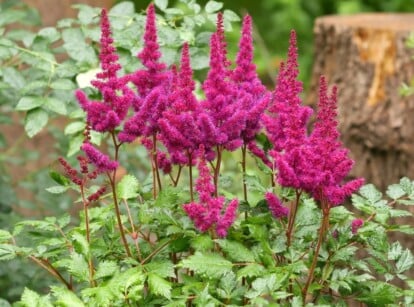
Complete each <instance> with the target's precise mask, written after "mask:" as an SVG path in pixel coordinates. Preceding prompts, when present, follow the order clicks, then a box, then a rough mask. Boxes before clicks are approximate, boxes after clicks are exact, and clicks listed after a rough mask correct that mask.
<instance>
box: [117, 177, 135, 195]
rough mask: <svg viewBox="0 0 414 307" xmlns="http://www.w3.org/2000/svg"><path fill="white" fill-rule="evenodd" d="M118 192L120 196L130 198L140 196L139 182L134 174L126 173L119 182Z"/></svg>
mask: <svg viewBox="0 0 414 307" xmlns="http://www.w3.org/2000/svg"><path fill="white" fill-rule="evenodd" d="M116 189H117V194H118V196H119V198H122V199H130V198H136V197H137V196H138V189H139V182H138V179H137V178H136V177H134V176H133V175H125V176H124V177H122V179H121V181H120V182H119V183H118V184H117V187H116Z"/></svg>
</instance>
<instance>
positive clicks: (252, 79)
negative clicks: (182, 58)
mask: <svg viewBox="0 0 414 307" xmlns="http://www.w3.org/2000/svg"><path fill="white" fill-rule="evenodd" d="M231 78H232V80H233V82H234V83H235V85H236V89H237V99H238V104H239V106H240V108H241V109H243V110H245V111H246V112H247V113H246V123H245V124H246V126H245V128H244V129H243V130H242V132H241V136H242V139H243V142H244V143H245V144H248V143H249V142H252V141H254V138H255V135H256V134H257V133H258V132H259V131H260V129H261V117H262V115H263V113H264V111H265V110H266V108H267V107H268V104H269V103H270V100H271V94H270V93H269V92H268V91H267V89H266V87H265V86H264V85H263V84H262V82H261V81H260V79H259V77H258V75H257V73H256V65H255V64H254V63H253V38H252V18H251V17H250V16H249V15H246V16H245V17H244V18H243V26H242V34H241V38H240V42H239V52H238V53H237V58H236V67H235V68H234V70H233V72H232V74H231Z"/></svg>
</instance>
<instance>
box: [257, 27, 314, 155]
mask: <svg viewBox="0 0 414 307" xmlns="http://www.w3.org/2000/svg"><path fill="white" fill-rule="evenodd" d="M297 58H298V52H297V46H296V33H295V31H293V30H292V32H291V34H290V45H289V51H288V60H287V63H286V64H284V63H282V64H281V66H280V70H279V75H278V79H277V85H276V89H275V91H274V98H273V103H272V104H271V106H270V107H269V109H268V111H269V112H268V114H266V115H265V116H264V118H263V121H264V125H265V127H266V130H267V132H268V137H269V139H270V141H271V143H272V144H273V146H274V149H275V150H276V151H278V152H280V151H283V150H289V149H290V148H294V147H297V146H300V145H301V144H303V143H304V141H305V139H306V125H307V122H308V119H309V117H310V115H311V114H312V109H311V108H309V107H305V106H302V105H301V103H302V101H301V98H300V94H301V93H302V90H303V87H302V82H300V81H298V75H299V69H298V61H297Z"/></svg>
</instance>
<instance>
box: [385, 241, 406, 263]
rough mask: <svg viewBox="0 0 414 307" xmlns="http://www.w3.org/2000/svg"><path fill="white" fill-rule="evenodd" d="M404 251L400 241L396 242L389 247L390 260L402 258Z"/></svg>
mask: <svg viewBox="0 0 414 307" xmlns="http://www.w3.org/2000/svg"><path fill="white" fill-rule="evenodd" d="M402 251H403V249H402V246H401V244H400V242H398V241H397V242H394V243H393V244H392V245H391V246H390V248H389V251H388V260H397V259H398V258H400V256H401V254H402Z"/></svg>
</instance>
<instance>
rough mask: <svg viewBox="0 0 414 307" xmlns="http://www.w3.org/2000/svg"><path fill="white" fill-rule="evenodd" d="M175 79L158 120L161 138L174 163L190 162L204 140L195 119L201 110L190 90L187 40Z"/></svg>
mask: <svg viewBox="0 0 414 307" xmlns="http://www.w3.org/2000/svg"><path fill="white" fill-rule="evenodd" d="M175 83H176V84H175V86H173V87H172V91H171V93H170V95H169V101H170V106H169V107H168V108H167V109H166V111H164V112H163V116H162V118H161V119H160V120H159V122H158V124H159V126H160V129H161V140H162V142H163V143H164V144H165V146H166V147H167V149H168V151H169V153H170V155H171V157H172V159H173V162H174V163H179V164H189V163H191V164H193V161H195V160H194V159H195V158H196V153H197V150H198V148H199V146H200V145H201V144H203V143H204V142H203V141H204V140H203V138H202V133H201V127H200V124H199V123H198V118H199V115H200V113H201V112H202V110H201V108H200V105H199V102H198V101H197V98H196V97H195V95H194V93H193V91H194V89H195V82H194V81H193V71H192V69H191V65H190V53H189V46H188V44H187V43H185V44H184V46H183V50H182V56H181V66H180V71H179V72H177V75H176V80H175ZM189 160H191V161H189Z"/></svg>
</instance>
